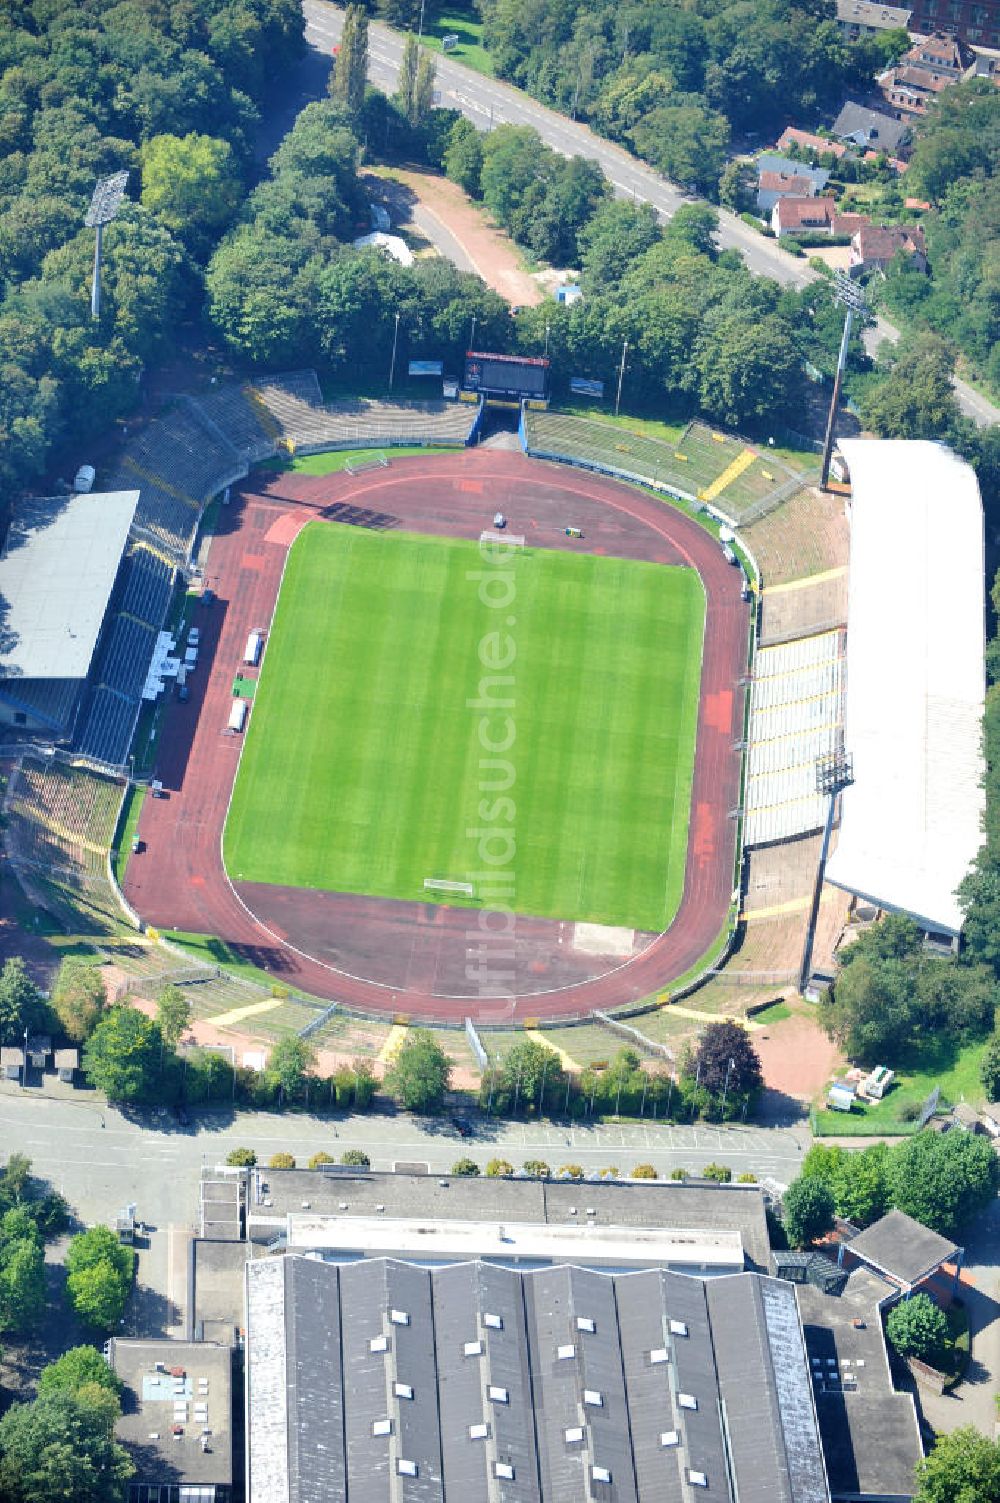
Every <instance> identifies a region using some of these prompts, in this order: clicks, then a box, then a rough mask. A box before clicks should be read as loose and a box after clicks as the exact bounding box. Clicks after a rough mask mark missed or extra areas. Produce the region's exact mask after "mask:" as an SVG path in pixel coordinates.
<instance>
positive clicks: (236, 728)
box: [226, 699, 250, 736]
mask: <svg viewBox="0 0 1000 1503" xmlns="http://www.w3.org/2000/svg"><path fill="white" fill-rule="evenodd" d="M249 708H250V701H249V700H248V699H234V700H233V704H232V708H231V710H230V711H229V722H228V724H227V726H226V730H227V731H229V732H230V733H231V734H232V735H233V736H238V735H239V734H240V732H241V731H242V730H244V729H245V727H246V723H247V711H248V710H249Z"/></svg>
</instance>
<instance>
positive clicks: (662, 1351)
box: [649, 1346, 667, 1367]
mask: <svg viewBox="0 0 1000 1503" xmlns="http://www.w3.org/2000/svg"><path fill="white" fill-rule="evenodd" d="M649 1361H650V1365H651V1366H653V1367H656V1366H657V1365H658V1364H659V1363H661V1362H666V1361H667V1349H666V1347H665V1346H658V1347H654V1349H653V1350H652V1351H651V1352H650V1354H649Z"/></svg>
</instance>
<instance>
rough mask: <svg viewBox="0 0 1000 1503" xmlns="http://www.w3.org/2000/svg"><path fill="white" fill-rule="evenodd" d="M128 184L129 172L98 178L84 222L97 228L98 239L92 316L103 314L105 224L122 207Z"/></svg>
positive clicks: (95, 256)
mask: <svg viewBox="0 0 1000 1503" xmlns="http://www.w3.org/2000/svg"><path fill="white" fill-rule="evenodd" d="M127 184H128V172H127V171H126V172H115V173H112V175H111V177H102V178H100V179H99V180H98V184H97V187H96V188H95V189H94V196H93V198H92V199H91V200H90V208H89V209H88V210H87V217H86V219H85V220H84V224H85V225H86V226H87V228H88V230H93V229H96V231H97V239H96V242H95V244H94V278H93V281H92V282H91V284H90V316H91V318H95V319H96V318H100V316H101V243H102V240H103V236H104V226H105V225H106V224H110V223H111V221H112V220H113V219H114V217H115V215H116V214H117V213H118V210H119V209H120V208H121V202H122V199H123V198H124V197H125V188H126V186H127Z"/></svg>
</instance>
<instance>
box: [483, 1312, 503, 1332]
mask: <svg viewBox="0 0 1000 1503" xmlns="http://www.w3.org/2000/svg"><path fill="white" fill-rule="evenodd" d="M483 1325H484V1326H488V1327H489V1329H490V1330H491V1331H502V1330H503V1316H502V1315H484V1316H483Z"/></svg>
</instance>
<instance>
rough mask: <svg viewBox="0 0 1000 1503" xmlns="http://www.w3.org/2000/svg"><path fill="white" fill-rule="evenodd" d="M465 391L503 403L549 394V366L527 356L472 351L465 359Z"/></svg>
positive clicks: (544, 360)
mask: <svg viewBox="0 0 1000 1503" xmlns="http://www.w3.org/2000/svg"><path fill="white" fill-rule="evenodd" d="M462 386H463V389H464V390H465V391H474V392H479V393H481V394H482V395H483V396H484V397H486V398H487V400H489V399H490V398H494V399H499V400H501V401H514V402H520V401H521V400H522V399H529V398H532V397H535V398H541V399H542V400H544V399H545V398H547V396H548V394H549V362H548V360H547V359H543V358H541V357H532V356H527V355H491V354H488V353H487V352H486V351H483V350H469V351H468V353H467V354H466V357H465V379H464V381H463V382H462Z"/></svg>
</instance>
